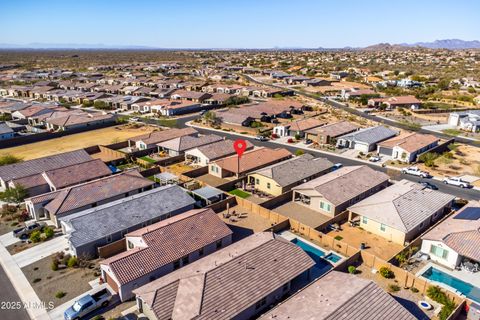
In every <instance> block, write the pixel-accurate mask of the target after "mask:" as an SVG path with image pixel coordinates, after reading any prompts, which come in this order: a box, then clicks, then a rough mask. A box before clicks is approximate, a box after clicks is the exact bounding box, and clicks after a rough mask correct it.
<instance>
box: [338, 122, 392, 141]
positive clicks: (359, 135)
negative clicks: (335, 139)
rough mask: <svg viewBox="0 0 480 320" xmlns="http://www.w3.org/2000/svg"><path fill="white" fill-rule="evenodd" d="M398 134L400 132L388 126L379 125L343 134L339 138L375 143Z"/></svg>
mask: <svg viewBox="0 0 480 320" xmlns="http://www.w3.org/2000/svg"><path fill="white" fill-rule="evenodd" d="M397 134H398V131H395V130H392V129H389V128H386V127H384V126H377V127H371V128H365V129H360V130H358V131H355V132H352V133H349V134H346V135H343V136H341V137H340V138H339V139H345V140H350V141H355V142H364V143H368V144H374V143H377V142H380V141H383V140H385V139H388V138H391V137H393V136H395V135H397Z"/></svg>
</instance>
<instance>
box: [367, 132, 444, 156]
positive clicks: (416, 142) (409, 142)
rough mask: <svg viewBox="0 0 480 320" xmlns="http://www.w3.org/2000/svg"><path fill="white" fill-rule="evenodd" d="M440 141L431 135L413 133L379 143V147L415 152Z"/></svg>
mask: <svg viewBox="0 0 480 320" xmlns="http://www.w3.org/2000/svg"><path fill="white" fill-rule="evenodd" d="M439 140H440V139H438V138H437V137H435V136H433V135H431V134H421V133H416V132H412V133H405V134H401V135H399V136H398V137H393V138H391V139H388V140H385V141H382V142H379V143H378V144H377V145H378V146H380V147H386V148H393V147H400V148H402V149H403V150H405V151H407V152H415V151H417V150H420V149H422V148H424V147H426V146H428V145H430V144H432V143H434V142H436V141H439Z"/></svg>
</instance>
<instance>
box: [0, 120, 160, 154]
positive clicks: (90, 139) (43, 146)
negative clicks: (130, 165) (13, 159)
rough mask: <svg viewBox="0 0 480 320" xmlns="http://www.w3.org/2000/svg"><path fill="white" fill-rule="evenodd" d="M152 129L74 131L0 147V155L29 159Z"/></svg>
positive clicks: (117, 140) (130, 136)
mask: <svg viewBox="0 0 480 320" xmlns="http://www.w3.org/2000/svg"><path fill="white" fill-rule="evenodd" d="M153 130H154V127H152V126H142V127H135V126H131V125H121V126H115V127H108V128H103V129H98V130H92V131H86V132H82V133H76V134H72V135H68V136H64V137H61V138H55V139H50V140H45V141H40V142H34V143H29V144H25V145H22V146H18V147H12V148H6V149H1V150H0V156H1V155H5V154H11V155H15V156H17V157H20V158H22V159H23V160H30V159H35V158H40V157H45V156H50V155H53V154H57V153H61V152H67V151H71V150H77V149H81V148H86V147H90V146H95V145H108V144H111V143H115V142H121V141H125V140H127V139H129V138H132V137H136V136H139V135H142V134H145V133H148V132H151V131H153Z"/></svg>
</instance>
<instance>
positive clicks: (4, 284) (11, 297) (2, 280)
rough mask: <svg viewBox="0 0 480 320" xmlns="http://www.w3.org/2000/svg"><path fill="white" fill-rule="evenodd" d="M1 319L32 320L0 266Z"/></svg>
mask: <svg viewBox="0 0 480 320" xmlns="http://www.w3.org/2000/svg"><path fill="white" fill-rule="evenodd" d="M0 319H1V320H28V319H30V317H29V316H28V313H27V311H26V310H25V309H24V308H23V303H22V300H20V297H19V296H18V295H17V292H16V291H15V288H13V285H12V284H11V282H10V280H9V279H8V277H7V275H6V274H5V271H4V270H3V267H2V266H0Z"/></svg>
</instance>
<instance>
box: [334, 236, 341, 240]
mask: <svg viewBox="0 0 480 320" xmlns="http://www.w3.org/2000/svg"><path fill="white" fill-rule="evenodd" d="M334 239H335V240H337V241H342V239H343V237H342V236H335V238H334Z"/></svg>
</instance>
